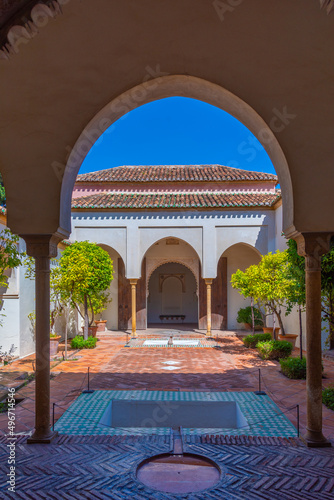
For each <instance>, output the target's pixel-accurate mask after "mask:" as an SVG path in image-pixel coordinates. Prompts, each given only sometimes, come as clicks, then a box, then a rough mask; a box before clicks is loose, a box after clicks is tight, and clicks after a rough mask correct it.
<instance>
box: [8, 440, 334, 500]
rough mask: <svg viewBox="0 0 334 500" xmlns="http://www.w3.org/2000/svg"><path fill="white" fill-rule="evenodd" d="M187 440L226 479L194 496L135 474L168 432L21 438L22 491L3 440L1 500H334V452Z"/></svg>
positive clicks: (163, 445) (166, 443)
mask: <svg viewBox="0 0 334 500" xmlns="http://www.w3.org/2000/svg"><path fill="white" fill-rule="evenodd" d="M263 439H264V444H262V445H258V444H257V445H256V446H254V445H252V444H249V443H248V444H247V445H245V444H237V445H232V444H230V445H226V444H225V445H223V446H222V445H221V444H212V443H205V442H201V441H200V440H199V438H197V441H196V442H195V443H193V444H187V445H186V450H185V451H191V452H192V453H195V454H200V455H205V456H207V457H209V458H211V459H213V460H215V461H216V463H217V464H218V465H219V466H220V468H221V470H222V474H221V479H220V482H219V483H218V484H217V485H216V486H215V487H213V488H211V489H208V490H206V491H203V492H199V493H194V494H189V495H178V496H176V495H172V494H166V493H161V492H158V491H155V490H153V489H151V488H149V487H147V486H144V485H143V484H141V483H139V482H138V481H137V479H136V475H135V471H136V466H137V464H139V463H140V462H141V461H142V460H143V459H144V458H146V457H149V456H153V455H156V454H159V453H163V452H166V451H168V450H170V449H171V447H172V443H171V441H170V438H169V436H145V437H142V436H141V437H139V436H128V437H124V436H123V437H120V436H119V437H117V436H114V437H107V436H100V437H97V436H95V437H90V438H87V437H83V438H80V437H70V438H69V437H67V436H63V437H60V438H58V440H56V441H55V442H54V443H53V444H51V445H26V444H22V443H18V444H17V455H16V471H17V475H16V493H15V494H13V493H10V492H8V491H7V487H8V485H7V484H6V474H7V473H8V470H7V467H8V466H7V464H6V460H7V456H8V449H7V447H6V444H5V443H4V442H3V440H2V442H1V444H0V473H1V479H0V498H3V499H18V498H19V499H22V500H23V499H24V500H25V499H29V500H37V499H40V500H42V499H44V500H49V499H50V500H51V499H52V500H64V499H66V500H70V499H76V500H82V499H83V500H93V499H98V500H107V499H108V500H130V499H132V498H133V499H135V500H169V499H176V498H188V499H189V500H190V499H191V500H225V499H228V500H232V499H233V500H259V499H262V500H332V499H333V497H334V450H333V449H331V448H328V449H312V450H310V449H307V448H305V447H303V446H291V445H290V446H289V445H286V446H284V445H280V444H277V443H276V444H273V445H271V444H270V443H269V442H268V441H265V438H263Z"/></svg>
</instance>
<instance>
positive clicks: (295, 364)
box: [279, 358, 306, 379]
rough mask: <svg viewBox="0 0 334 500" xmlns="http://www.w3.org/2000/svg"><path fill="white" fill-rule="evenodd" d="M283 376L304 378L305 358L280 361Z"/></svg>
mask: <svg viewBox="0 0 334 500" xmlns="http://www.w3.org/2000/svg"><path fill="white" fill-rule="evenodd" d="M279 362H280V365H281V370H282V373H283V375H285V376H286V377H288V378H295V379H298V378H306V358H303V359H300V358H286V359H280V361H279Z"/></svg>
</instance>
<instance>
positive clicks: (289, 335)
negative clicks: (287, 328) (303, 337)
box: [278, 333, 298, 347]
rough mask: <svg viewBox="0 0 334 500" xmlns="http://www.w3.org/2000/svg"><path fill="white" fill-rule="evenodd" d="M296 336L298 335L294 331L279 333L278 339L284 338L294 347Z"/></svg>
mask: <svg viewBox="0 0 334 500" xmlns="http://www.w3.org/2000/svg"><path fill="white" fill-rule="evenodd" d="M297 337H298V335H296V334H294V333H286V334H285V335H282V334H281V333H280V334H279V335H278V340H286V341H287V342H290V344H292V347H295V345H296V339H297Z"/></svg>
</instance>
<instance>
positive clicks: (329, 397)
mask: <svg viewBox="0 0 334 500" xmlns="http://www.w3.org/2000/svg"><path fill="white" fill-rule="evenodd" d="M322 402H323V403H324V405H326V406H327V408H329V409H330V410H333V411H334V386H330V387H326V389H324V390H323V391H322Z"/></svg>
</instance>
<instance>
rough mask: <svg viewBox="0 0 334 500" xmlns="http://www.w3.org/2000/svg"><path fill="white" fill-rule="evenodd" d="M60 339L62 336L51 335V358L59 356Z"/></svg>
mask: <svg viewBox="0 0 334 500" xmlns="http://www.w3.org/2000/svg"><path fill="white" fill-rule="evenodd" d="M60 339H61V335H57V334H56V333H50V356H55V355H56V354H57V352H58V346H59V341H60Z"/></svg>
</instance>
